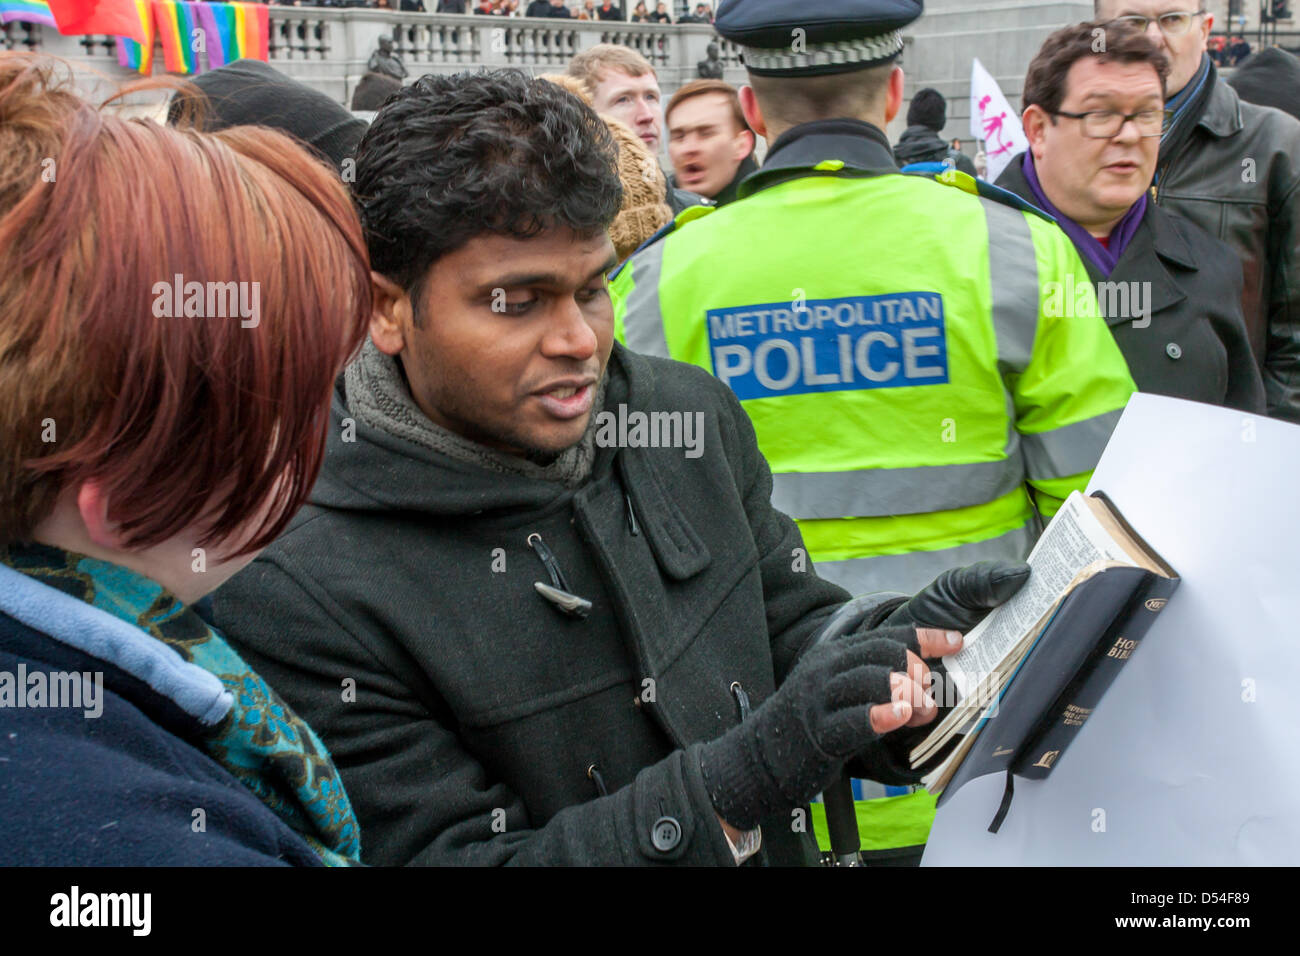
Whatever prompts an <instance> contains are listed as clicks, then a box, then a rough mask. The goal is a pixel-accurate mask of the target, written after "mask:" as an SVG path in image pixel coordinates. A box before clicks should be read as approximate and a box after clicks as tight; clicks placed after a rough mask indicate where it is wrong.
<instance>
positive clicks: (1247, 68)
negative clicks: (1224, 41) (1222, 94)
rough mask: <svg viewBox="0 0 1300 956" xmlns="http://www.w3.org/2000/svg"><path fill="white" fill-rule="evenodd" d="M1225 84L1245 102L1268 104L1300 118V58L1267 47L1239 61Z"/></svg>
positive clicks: (1277, 48) (1260, 104)
mask: <svg viewBox="0 0 1300 956" xmlns="http://www.w3.org/2000/svg"><path fill="white" fill-rule="evenodd" d="M1228 85H1229V86H1231V87H1232V88H1233V89H1234V90H1236V91H1237V95H1238V96H1240V97H1241V98H1242V99H1243V100H1245V101H1246V102H1247V103H1254V104H1255V105H1256V106H1271V107H1273V108H1274V109H1279V110H1282V111H1283V112H1284V113H1290V114H1291V115H1292V116H1294V117H1295V118H1296V119H1300V57H1296V56H1295V54H1293V53H1288V52H1287V51H1286V50H1283V49H1281V48H1279V47H1269V48H1268V49H1266V50H1260V51H1259V52H1258V53H1256V54H1254V55H1253V56H1249V57H1247V58H1246V59H1245V60H1242V61H1241V63H1240V64H1238V66H1237V69H1236V70H1235V71H1234V72H1233V74H1232V78H1231V79H1230V80H1228Z"/></svg>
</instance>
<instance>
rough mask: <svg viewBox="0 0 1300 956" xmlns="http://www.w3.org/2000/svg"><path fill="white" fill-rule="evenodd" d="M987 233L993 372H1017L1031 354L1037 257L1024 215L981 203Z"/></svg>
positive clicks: (1035, 318) (1036, 307) (1035, 319)
mask: <svg viewBox="0 0 1300 956" xmlns="http://www.w3.org/2000/svg"><path fill="white" fill-rule="evenodd" d="M983 206H984V216H985V220H986V222H987V224H988V230H989V289H990V291H991V293H992V296H993V331H994V333H995V334H996V335H997V342H998V369H999V370H1000V371H1001V372H1002V373H1003V374H1006V373H1007V372H1022V371H1024V369H1025V367H1026V366H1027V365H1028V364H1029V357H1030V356H1031V355H1033V354H1034V334H1035V333H1036V332H1037V331H1038V311H1039V303H1040V292H1039V284H1038V254H1037V252H1036V251H1035V250H1034V236H1033V233H1031V232H1030V231H1029V223H1028V222H1027V221H1026V220H1025V214H1024V213H1023V212H1021V211H1020V210H1019V209H1013V208H1012V207H1010V206H1004V205H1002V204H1001V203H996V202H993V201H992V200H986V201H985V202H984V203H983Z"/></svg>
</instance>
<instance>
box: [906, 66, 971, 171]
mask: <svg viewBox="0 0 1300 956" xmlns="http://www.w3.org/2000/svg"><path fill="white" fill-rule="evenodd" d="M947 122H948V102H947V101H946V100H945V99H944V98H943V94H942V93H940V92H939V91H938V90H936V89H933V88H931V87H928V86H927V87H926V88H925V89H923V90H918V91H917V93H916V95H915V96H913V97H912V105H911V106H909V107H908V109H907V129H906V131H904V133H903V136H902V138H901V139H900V140H899V141H898V145H897V146H895V147H894V156H895V158H897V160H898V165H899V166H910V165H911V164H912V163H942V162H945V161H947V160H948V159H949V157H951V159H952V163H953V165H955V166H956V167H957V169H959V170H961V171H962V172H963V173H967V174H969V175H971V176H974V175H975V164H974V163H973V162H972V161H971V159H970V157H969V156H967V155H966V154H965V153H963V152H961V151H959V150H954V149H953V148H952V147H950V146H949V145H948V144H947V143H945V142H944V141H943V140H942V139H940V137H939V134H940V133H942V132H943V128H944V126H945V125H946V124H947Z"/></svg>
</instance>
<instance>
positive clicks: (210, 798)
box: [0, 565, 321, 866]
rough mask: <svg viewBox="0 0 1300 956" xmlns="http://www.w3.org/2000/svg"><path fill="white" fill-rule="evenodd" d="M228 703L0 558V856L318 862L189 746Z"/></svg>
mask: <svg viewBox="0 0 1300 956" xmlns="http://www.w3.org/2000/svg"><path fill="white" fill-rule="evenodd" d="M72 674H85V675H89V676H88V678H87V682H86V684H85V685H82V691H83V692H82V694H81V695H80V698H81V699H79V700H77V705H76V706H69V701H70V700H71V699H73V697H74V696H77V695H74V694H73V693H72V692H71V688H72V686H73V684H74V683H80V682H79V680H75V679H68V678H67V675H72ZM97 675H102V676H97ZM56 688H58V690H57V691H56ZM94 688H101V689H99V690H94ZM230 707H231V699H230V695H229V693H228V692H226V691H225V689H224V688H223V687H222V684H221V681H220V680H218V679H217V678H216V677H215V676H214V675H212V674H210V673H208V672H207V671H205V670H203V669H202V668H201V667H198V666H196V665H194V664H190V663H187V662H186V661H184V660H183V659H182V658H181V657H180V655H179V654H177V653H176V652H175V651H173V650H172V649H171V648H169V647H167V646H166V645H164V644H163V643H161V642H160V641H157V640H155V639H154V638H152V637H151V636H150V635H148V634H145V633H144V632H143V631H141V630H139V629H138V628H135V627H132V626H131V625H130V624H128V623H127V622H126V621H123V620H121V619H119V618H116V617H114V616H113V615H111V614H108V613H106V612H104V611H101V610H99V609H98V608H95V607H93V606H91V605H89V604H87V603H85V602H84V601H80V600H78V599H77V598H75V597H72V596H70V595H68V594H64V593H62V592H60V591H57V590H55V589H54V588H51V587H49V586H47V585H45V584H42V583H41V582H39V581H36V580H33V579H32V578H29V577H28V576H26V575H24V574H22V573H20V572H18V571H15V570H13V569H12V568H9V567H6V566H4V565H0V864H3V865H44V866H96V865H101V866H109V865H128V866H150V865H165V866H166V865H169V866H265V865H285V864H289V865H298V866H319V865H321V861H320V858H319V857H318V856H317V855H316V854H315V853H314V852H313V851H312V850H311V848H310V847H309V846H308V845H307V844H306V843H305V842H303V840H302V839H301V838H300V837H299V836H298V835H297V834H296V833H294V832H293V830H291V829H290V828H289V827H288V826H286V825H285V824H284V823H283V822H282V821H281V820H280V819H279V818H278V817H276V815H275V814H274V813H272V812H271V810H269V809H268V808H267V807H266V806H265V805H264V804H263V803H262V802H261V801H260V800H259V799H258V798H257V796H256V795H254V794H253V793H252V792H251V791H250V790H248V788H247V787H245V786H244V785H243V784H242V783H240V782H239V781H238V780H236V779H235V777H233V776H232V775H231V774H230V773H229V772H228V771H226V770H225V769H224V768H223V767H222V766H221V765H220V764H218V763H217V762H216V761H214V760H213V759H212V758H211V757H209V756H207V754H205V753H204V752H203V751H202V750H201V749H200V748H199V747H198V746H196V742H197V741H198V740H199V739H200V737H201V735H202V734H203V733H204V731H205V728H209V727H212V726H215V725H216V724H217V723H219V722H220V721H221V719H222V718H223V717H225V715H226V713H227V712H228V711H229V709H230Z"/></svg>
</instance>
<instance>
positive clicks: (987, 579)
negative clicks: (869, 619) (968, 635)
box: [884, 561, 1029, 633]
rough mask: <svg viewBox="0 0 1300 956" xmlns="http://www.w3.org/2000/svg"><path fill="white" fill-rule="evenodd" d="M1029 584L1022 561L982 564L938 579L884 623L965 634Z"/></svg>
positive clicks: (945, 573)
mask: <svg viewBox="0 0 1300 956" xmlns="http://www.w3.org/2000/svg"><path fill="white" fill-rule="evenodd" d="M1028 580H1029V565H1027V564H1025V563H1024V562H1023V561H980V562H979V563H977V564H972V565H970V566H969V567H965V568H954V569H952V570H951V571H945V572H943V574H941V575H939V576H938V577H937V578H935V579H934V581H932V582H931V583H930V584H928V585H926V586H925V587H924V588H922V589H921V590H920V591H918V592H917V593H916V595H915V596H913V597H912V598H911V599H910V600H909V601H908V602H907V603H906V604H904V605H902V606H901V607H900V608H898V609H897V610H896V611H894V612H893V613H892V614H890V615H889V617H887V618H886V619H885V622H884V623H885V625H886V626H890V625H901V624H915V625H917V626H918V627H928V628H934V627H941V628H955V629H956V630H959V631H962V632H963V633H965V632H967V631H969V630H970V629H971V628H972V627H974V626H975V625H976V624H978V623H979V622H980V621H982V620H984V618H985V617H987V616H988V613H989V611H991V610H993V608H995V607H997V606H998V605H999V604H1005V603H1006V602H1007V601H1009V600H1010V599H1011V597H1012V596H1013V595H1014V594H1015V593H1016V592H1017V591H1019V590H1020V588H1021V587H1022V586H1023V585H1024V583H1025V582H1026V581H1028Z"/></svg>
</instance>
